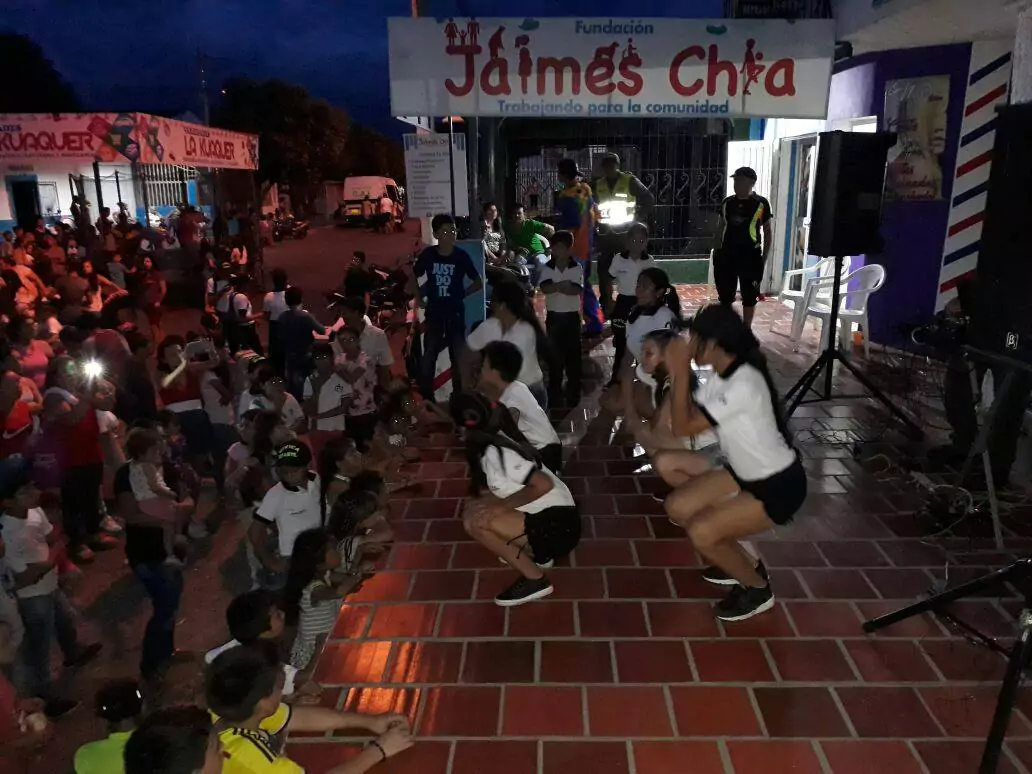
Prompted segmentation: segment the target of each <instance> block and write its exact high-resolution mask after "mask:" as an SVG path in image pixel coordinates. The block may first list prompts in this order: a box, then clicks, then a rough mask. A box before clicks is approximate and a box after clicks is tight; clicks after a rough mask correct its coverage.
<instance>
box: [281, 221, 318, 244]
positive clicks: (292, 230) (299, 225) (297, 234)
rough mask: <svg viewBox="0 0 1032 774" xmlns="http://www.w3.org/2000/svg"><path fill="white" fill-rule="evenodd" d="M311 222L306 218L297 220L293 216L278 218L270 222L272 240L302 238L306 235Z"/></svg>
mask: <svg viewBox="0 0 1032 774" xmlns="http://www.w3.org/2000/svg"><path fill="white" fill-rule="evenodd" d="M310 228H311V224H310V223H309V222H308V221H307V220H299V219H298V218H295V217H293V216H289V217H285V218H279V219H277V220H274V221H273V222H272V241H273V242H282V241H283V240H284V239H304V238H305V237H306V236H308V230H309V229H310Z"/></svg>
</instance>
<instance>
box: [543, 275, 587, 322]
mask: <svg viewBox="0 0 1032 774" xmlns="http://www.w3.org/2000/svg"><path fill="white" fill-rule="evenodd" d="M546 282H572V283H573V284H574V285H577V286H579V287H582V288H583V287H584V269H582V268H581V267H580V266H578V265H577V264H576V263H574V264H572V265H570V266H568V267H566V268H565V269H560V268H558V267H556V268H554V269H553V268H552V267H550V266H549V265H548V264H547V263H546V264H545V265H544V267H543V268H542V269H541V284H542V285H543V284H544V283H546ZM545 308H546V309H547V310H548V311H549V312H579V311H580V308H581V297H580V296H568V295H566V294H565V293H549V294H547V295H546V296H545Z"/></svg>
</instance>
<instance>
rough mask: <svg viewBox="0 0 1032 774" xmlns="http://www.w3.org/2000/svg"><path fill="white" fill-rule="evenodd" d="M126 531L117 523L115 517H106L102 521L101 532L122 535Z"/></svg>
mask: <svg viewBox="0 0 1032 774" xmlns="http://www.w3.org/2000/svg"><path fill="white" fill-rule="evenodd" d="M124 529H125V528H124V527H123V526H122V525H121V524H119V523H118V522H117V521H115V519H114V517H113V516H105V517H104V518H103V519H101V520H100V531H101V532H107V533H108V534H109V535H120V534H122V532H123V531H124Z"/></svg>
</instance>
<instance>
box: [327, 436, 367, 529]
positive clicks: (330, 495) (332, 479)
mask: <svg viewBox="0 0 1032 774" xmlns="http://www.w3.org/2000/svg"><path fill="white" fill-rule="evenodd" d="M364 469H365V459H364V458H363V457H362V455H361V454H360V453H359V451H358V449H357V448H355V442H354V441H352V440H351V439H350V438H348V437H347V436H346V435H340V436H337V437H336V438H334V439H333V440H331V441H330V442H329V443H327V444H326V445H325V446H324V447H323V448H322V451H321V452H320V453H319V481H320V484H321V486H322V493H321V497H320V500H319V502H320V504H321V505H322V521H323V524H326V517H327V515H328V514H329V512H330V510H331V509H332V508H333V504H334V503H335V502H337V498H338V497H340V496H341V495H342V494H343V493H344V492H346V491H347V490H348V488H349V487H350V486H351V479H352V477H354V476H356V475H358V474H359V473H361V472H362V471H363V470H364Z"/></svg>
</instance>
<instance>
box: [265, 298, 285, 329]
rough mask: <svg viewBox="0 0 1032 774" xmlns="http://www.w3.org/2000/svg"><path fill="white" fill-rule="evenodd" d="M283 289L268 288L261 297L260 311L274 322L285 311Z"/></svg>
mask: <svg viewBox="0 0 1032 774" xmlns="http://www.w3.org/2000/svg"><path fill="white" fill-rule="evenodd" d="M285 295H286V291H285V290H270V291H269V292H268V293H266V294H265V298H263V299H262V311H263V312H265V313H266V314H268V315H269V320H271V321H272V322H276V320H278V319H279V318H280V315H281V314H283V313H284V312H285V311H287V301H286V299H285V298H284V296H285Z"/></svg>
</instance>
